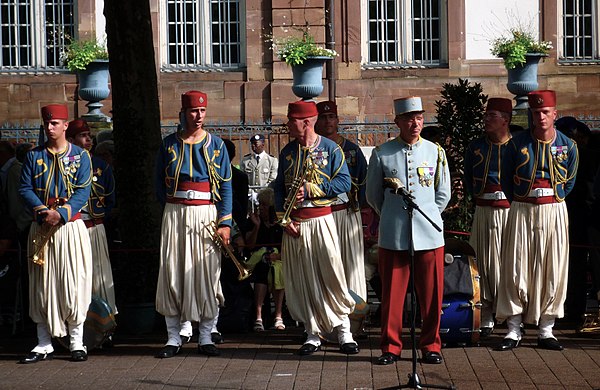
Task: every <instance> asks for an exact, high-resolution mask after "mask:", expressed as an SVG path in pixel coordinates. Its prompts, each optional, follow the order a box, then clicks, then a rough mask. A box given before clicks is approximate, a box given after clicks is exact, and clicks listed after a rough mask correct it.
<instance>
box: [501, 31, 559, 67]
mask: <svg viewBox="0 0 600 390" xmlns="http://www.w3.org/2000/svg"><path fill="white" fill-rule="evenodd" d="M509 31H510V35H509V36H508V37H506V36H503V37H500V38H496V39H493V40H492V42H491V45H492V49H491V52H492V54H493V55H495V56H497V57H500V58H503V59H504V66H506V69H514V68H516V67H517V66H523V65H524V64H525V61H526V59H525V55H526V54H531V53H536V54H542V55H548V53H549V52H550V49H552V42H549V41H538V40H537V39H535V38H534V35H533V33H531V32H529V31H527V30H525V29H523V28H520V27H519V28H512V29H510V30H509Z"/></svg>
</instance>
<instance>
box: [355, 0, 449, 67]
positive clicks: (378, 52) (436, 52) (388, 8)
mask: <svg viewBox="0 0 600 390" xmlns="http://www.w3.org/2000/svg"><path fill="white" fill-rule="evenodd" d="M365 9H366V14H367V17H366V18H363V23H364V24H363V30H364V31H366V34H365V36H366V37H367V45H366V47H365V48H364V52H365V54H364V58H365V60H364V62H365V65H366V66H372V67H377V66H394V65H396V66H411V65H417V66H439V65H442V64H445V63H446V62H447V61H446V57H447V55H446V36H445V31H446V28H445V26H446V2H445V1H444V0H363V10H365Z"/></svg>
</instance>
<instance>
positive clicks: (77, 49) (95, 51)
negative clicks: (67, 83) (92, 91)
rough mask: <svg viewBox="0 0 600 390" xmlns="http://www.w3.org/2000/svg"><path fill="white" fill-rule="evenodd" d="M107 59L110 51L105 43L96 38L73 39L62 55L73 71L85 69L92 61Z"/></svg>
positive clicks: (62, 58)
mask: <svg viewBox="0 0 600 390" xmlns="http://www.w3.org/2000/svg"><path fill="white" fill-rule="evenodd" d="M107 59H108V52H107V51H106V47H105V45H103V44H100V43H98V42H97V41H96V40H94V39H92V40H85V41H71V43H70V44H69V46H67V50H66V51H65V52H64V53H63V54H62V55H61V61H62V62H63V63H64V64H65V65H66V66H67V68H68V69H69V70H70V71H71V72H77V71H82V70H85V69H86V68H87V66H88V65H89V64H90V62H92V61H95V60H107Z"/></svg>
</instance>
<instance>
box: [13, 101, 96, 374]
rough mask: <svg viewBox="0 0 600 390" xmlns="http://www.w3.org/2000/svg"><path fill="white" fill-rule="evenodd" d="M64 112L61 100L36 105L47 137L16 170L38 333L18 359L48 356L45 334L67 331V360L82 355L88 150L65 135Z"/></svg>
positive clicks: (87, 284)
mask: <svg viewBox="0 0 600 390" xmlns="http://www.w3.org/2000/svg"><path fill="white" fill-rule="evenodd" d="M68 117H69V112H68V109H67V106H65V105H62V104H51V105H48V106H45V107H42V119H43V120H44V132H45V134H46V137H47V139H48V141H47V142H46V143H45V145H43V146H38V147H37V148H35V149H33V150H32V151H30V152H29V153H28V154H27V156H26V158H25V161H24V163H23V168H22V172H21V186H20V189H19V193H20V194H21V196H22V197H23V199H24V201H25V204H26V205H27V207H29V208H31V209H32V210H33V214H34V221H33V223H32V224H31V229H30V231H29V246H28V248H27V253H28V256H29V258H33V259H34V260H36V262H35V263H34V262H33V261H29V262H28V269H29V305H30V306H29V315H30V316H31V319H32V320H33V322H35V323H36V324H37V337H38V344H37V346H36V347H35V348H34V349H33V350H32V351H31V352H30V353H29V354H28V355H27V356H25V357H24V358H23V359H21V361H20V362H21V363H24V364H27V363H37V362H39V361H42V360H49V359H52V357H53V355H54V348H53V347H52V341H51V337H63V336H66V335H67V334H68V335H69V336H70V344H69V349H70V350H71V360H72V361H76V362H80V361H85V360H87V350H86V347H85V346H84V345H83V324H84V322H85V319H86V317H87V311H88V307H89V305H90V302H91V300H92V252H91V247H90V236H89V234H88V232H87V229H86V227H85V224H84V223H83V220H81V214H80V210H81V209H82V208H83V206H84V205H85V204H86V202H87V200H88V198H89V196H90V188H91V183H92V167H91V161H90V155H89V153H88V152H87V151H86V150H84V149H82V148H80V147H79V146H76V145H72V144H70V143H69V142H68V141H67V139H66V131H67V127H68V125H69V122H68ZM46 237H49V239H48V241H47V244H45V245H43V244H44V241H45V238H46ZM34 255H35V256H34Z"/></svg>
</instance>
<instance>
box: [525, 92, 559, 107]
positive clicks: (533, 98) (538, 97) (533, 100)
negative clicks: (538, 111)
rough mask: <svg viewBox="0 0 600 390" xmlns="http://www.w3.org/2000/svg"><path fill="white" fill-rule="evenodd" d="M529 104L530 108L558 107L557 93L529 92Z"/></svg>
mask: <svg viewBox="0 0 600 390" xmlns="http://www.w3.org/2000/svg"><path fill="white" fill-rule="evenodd" d="M527 102H528V103H529V108H542V107H556V92H554V91H552V90H543V91H533V92H529V93H528V94H527Z"/></svg>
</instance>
